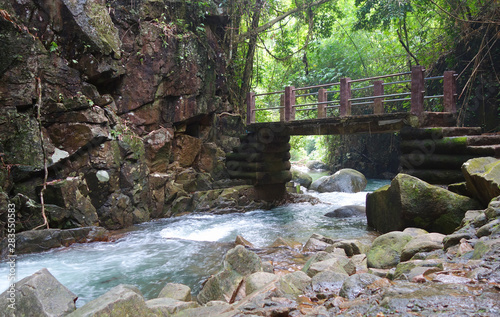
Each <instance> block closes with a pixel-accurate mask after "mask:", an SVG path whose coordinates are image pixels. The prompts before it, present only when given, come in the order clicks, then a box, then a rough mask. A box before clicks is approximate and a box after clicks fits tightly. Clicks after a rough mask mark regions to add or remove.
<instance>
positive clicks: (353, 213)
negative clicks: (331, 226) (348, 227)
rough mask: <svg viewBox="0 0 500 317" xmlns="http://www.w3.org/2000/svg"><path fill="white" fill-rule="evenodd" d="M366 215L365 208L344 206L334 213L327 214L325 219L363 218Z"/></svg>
mask: <svg viewBox="0 0 500 317" xmlns="http://www.w3.org/2000/svg"><path fill="white" fill-rule="evenodd" d="M365 215H366V208H365V207H363V206H356V205H352V206H342V207H340V208H337V209H335V210H333V211H330V212H327V213H326V214H325V217H331V218H349V217H361V216H365Z"/></svg>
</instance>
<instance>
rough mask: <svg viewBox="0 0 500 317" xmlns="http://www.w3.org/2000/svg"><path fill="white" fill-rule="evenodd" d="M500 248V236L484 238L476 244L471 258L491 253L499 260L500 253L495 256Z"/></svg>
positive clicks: (475, 258)
mask: <svg viewBox="0 0 500 317" xmlns="http://www.w3.org/2000/svg"><path fill="white" fill-rule="evenodd" d="M498 250H500V238H496V239H490V240H487V239H485V238H482V239H481V240H479V241H477V242H476V244H475V245H474V253H473V254H472V257H471V259H472V260H479V259H481V258H484V257H486V256H487V255H489V254H491V256H492V257H493V259H495V258H496V259H497V260H498V258H500V257H499V256H498V255H496V256H495V254H496V253H498Z"/></svg>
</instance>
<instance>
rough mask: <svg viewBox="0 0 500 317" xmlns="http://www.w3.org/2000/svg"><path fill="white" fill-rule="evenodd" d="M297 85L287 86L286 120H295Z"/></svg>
mask: <svg viewBox="0 0 500 317" xmlns="http://www.w3.org/2000/svg"><path fill="white" fill-rule="evenodd" d="M294 105H295V87H294V86H288V87H285V121H292V120H295V108H294V107H293V106H294Z"/></svg>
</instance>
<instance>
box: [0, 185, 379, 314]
mask: <svg viewBox="0 0 500 317" xmlns="http://www.w3.org/2000/svg"><path fill="white" fill-rule="evenodd" d="M387 183H388V181H385V180H370V181H369V184H368V186H367V188H366V191H373V190H374V189H376V188H378V187H380V186H382V185H385V184H387ZM309 194H311V195H313V196H316V197H318V198H319V199H320V200H321V201H322V203H320V204H316V205H311V204H309V203H300V204H290V205H286V206H282V207H278V208H274V209H272V210H267V211H264V210H255V211H252V212H248V213H244V214H226V215H212V214H189V215H185V216H181V217H176V218H169V219H161V220H156V221H151V222H148V223H144V224H140V225H136V226H134V227H133V228H131V229H130V230H129V231H128V232H127V233H125V234H124V235H123V236H122V237H121V238H119V239H118V240H117V241H115V242H96V243H90V244H74V245H72V246H70V247H66V248H59V249H54V250H51V251H47V252H43V253H38V254H30V255H23V256H19V257H18V259H17V265H16V270H17V280H20V279H22V278H24V277H26V276H28V275H31V274H33V273H34V272H36V271H38V270H40V269H42V268H47V269H48V270H49V271H50V272H51V273H52V274H53V275H54V276H55V277H56V278H57V279H58V280H59V281H60V282H61V283H62V284H63V285H65V286H66V287H67V288H68V289H70V290H71V291H72V292H73V293H75V294H76V295H77V296H78V298H79V299H78V301H77V306H78V307H79V306H82V305H83V304H84V303H86V302H88V301H90V300H92V299H94V298H96V297H98V296H100V295H102V294H104V293H105V292H106V291H108V290H109V289H111V288H112V287H114V286H116V285H119V284H133V285H136V286H137V287H138V288H139V289H140V290H141V292H142V293H143V294H144V296H145V297H146V298H154V297H156V296H157V295H158V293H159V292H160V290H161V289H162V287H163V286H164V285H165V284H166V283H169V282H174V283H182V284H186V285H189V286H190V287H191V288H192V290H193V292H194V293H197V292H198V291H199V290H200V288H201V283H202V282H203V281H204V280H205V279H206V278H207V277H209V276H210V275H211V274H214V273H216V272H217V271H218V270H219V269H220V265H221V262H222V261H221V260H222V256H223V254H224V253H225V252H226V251H227V250H228V249H229V248H231V247H232V242H234V240H235V238H236V236H237V235H242V236H243V237H244V238H245V239H247V240H248V241H250V242H251V243H252V244H254V246H255V247H257V248H263V247H266V246H269V245H270V244H272V242H273V241H274V240H275V239H276V238H278V237H286V238H292V239H294V240H296V241H298V242H301V243H305V242H306V241H307V239H308V238H309V237H310V236H311V234H313V233H319V234H323V235H325V236H328V237H332V238H343V239H354V238H356V239H360V238H366V239H371V238H373V233H371V232H370V231H369V230H368V229H367V227H366V218H365V217H354V218H344V219H334V218H328V217H324V216H323V215H324V214H325V213H327V212H328V211H332V210H334V209H335V208H338V207H340V206H344V205H364V204H365V198H366V192H360V193H355V194H350V193H323V194H319V193H311V192H310V193H309ZM0 276H3V277H4V278H0V292H3V291H4V290H6V289H7V287H8V279H7V276H8V265H7V264H6V263H5V262H4V263H0Z"/></svg>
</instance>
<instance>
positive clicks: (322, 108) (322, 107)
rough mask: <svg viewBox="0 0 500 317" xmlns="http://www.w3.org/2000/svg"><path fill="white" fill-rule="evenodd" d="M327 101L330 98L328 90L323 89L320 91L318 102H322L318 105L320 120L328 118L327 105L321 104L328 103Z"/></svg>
mask: <svg viewBox="0 0 500 317" xmlns="http://www.w3.org/2000/svg"><path fill="white" fill-rule="evenodd" d="M327 101H328V97H327V93H326V89H325V88H321V89H320V90H318V102H320V104H318V119H321V118H326V103H321V102H327Z"/></svg>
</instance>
